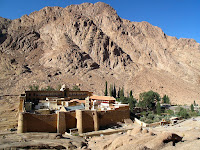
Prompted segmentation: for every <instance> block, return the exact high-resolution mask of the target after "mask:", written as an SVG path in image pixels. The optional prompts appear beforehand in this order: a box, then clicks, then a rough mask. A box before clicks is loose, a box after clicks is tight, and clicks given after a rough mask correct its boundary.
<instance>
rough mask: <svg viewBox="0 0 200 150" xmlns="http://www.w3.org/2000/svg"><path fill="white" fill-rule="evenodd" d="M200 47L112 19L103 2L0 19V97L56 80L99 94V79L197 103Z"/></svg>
mask: <svg viewBox="0 0 200 150" xmlns="http://www.w3.org/2000/svg"><path fill="white" fill-rule="evenodd" d="M199 58H200V45H199V43H197V42H196V41H195V40H193V39H177V38H176V37H171V36H168V35H166V34H165V33H164V32H163V31H162V30H161V29H160V28H159V27H156V26H153V25H151V24H150V23H148V22H131V21H128V20H125V19H122V18H120V17H119V16H118V15H117V12H116V11H115V10H114V9H113V8H111V7H110V6H109V5H107V4H105V3H101V2H99V3H95V4H91V3H84V4H81V5H71V6H67V7H66V8H61V7H45V8H43V9H41V10H40V11H36V12H33V13H31V14H30V15H25V16H22V17H21V18H19V19H15V20H9V19H5V18H0V95H3V94H20V93H22V92H24V90H28V89H29V88H28V87H29V85H33V84H38V85H40V87H46V86H48V85H50V86H53V87H54V88H57V87H58V85H59V84H64V83H65V84H66V85H67V86H68V87H72V86H73V85H74V84H77V83H78V84H80V88H81V89H84V90H89V91H93V92H94V94H103V91H104V87H105V85H104V84H105V81H108V83H109V84H110V83H112V84H114V83H115V85H116V87H117V89H118V88H119V86H120V87H124V88H125V91H127V92H128V91H130V90H133V93H134V95H135V97H136V98H138V94H139V93H140V92H144V91H148V90H154V91H156V92H158V93H160V94H161V96H162V95H163V94H167V95H168V96H169V97H170V98H171V101H172V102H173V103H176V104H183V103H186V104H191V103H193V101H194V100H196V102H197V103H200V99H199V98H200V92H199V91H200V59H199Z"/></svg>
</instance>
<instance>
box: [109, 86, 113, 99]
mask: <svg viewBox="0 0 200 150" xmlns="http://www.w3.org/2000/svg"><path fill="white" fill-rule="evenodd" d="M109 94H110V96H113V85H112V84H111V85H110V89H109Z"/></svg>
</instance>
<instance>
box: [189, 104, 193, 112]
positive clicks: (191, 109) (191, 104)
mask: <svg viewBox="0 0 200 150" xmlns="http://www.w3.org/2000/svg"><path fill="white" fill-rule="evenodd" d="M190 108H191V111H192V112H193V111H194V106H193V104H191V106H190Z"/></svg>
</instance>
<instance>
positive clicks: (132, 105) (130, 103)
mask: <svg viewBox="0 0 200 150" xmlns="http://www.w3.org/2000/svg"><path fill="white" fill-rule="evenodd" d="M128 103H129V108H130V111H131V112H133V110H134V107H135V105H136V103H137V101H136V99H135V98H134V97H133V96H131V97H129V98H128Z"/></svg>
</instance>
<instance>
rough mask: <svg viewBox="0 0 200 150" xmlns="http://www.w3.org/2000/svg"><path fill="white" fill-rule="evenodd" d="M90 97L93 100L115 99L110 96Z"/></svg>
mask: <svg viewBox="0 0 200 150" xmlns="http://www.w3.org/2000/svg"><path fill="white" fill-rule="evenodd" d="M90 98H91V99H94V100H103V101H105V100H106V101H115V100H116V99H115V98H114V97H111V96H90Z"/></svg>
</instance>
